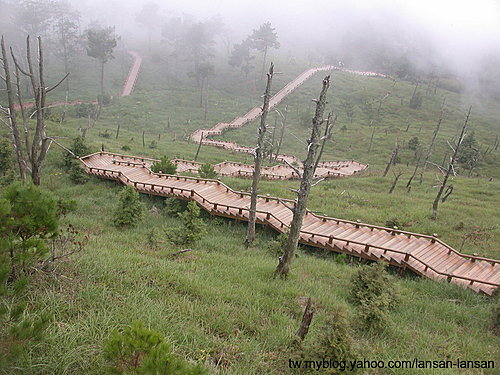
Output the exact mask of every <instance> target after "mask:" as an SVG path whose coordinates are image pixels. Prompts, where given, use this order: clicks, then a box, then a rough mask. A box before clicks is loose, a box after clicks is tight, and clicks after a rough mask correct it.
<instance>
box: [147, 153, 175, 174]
mask: <svg viewBox="0 0 500 375" xmlns="http://www.w3.org/2000/svg"><path fill="white" fill-rule="evenodd" d="M151 170H152V171H153V172H154V173H164V174H175V172H176V171H177V166H176V165H175V164H174V163H172V162H171V161H170V160H169V159H167V157H166V156H163V157H162V158H161V159H160V160H158V161H155V162H154V163H153V164H152V165H151Z"/></svg>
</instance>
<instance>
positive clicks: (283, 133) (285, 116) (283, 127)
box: [274, 105, 288, 160]
mask: <svg viewBox="0 0 500 375" xmlns="http://www.w3.org/2000/svg"><path fill="white" fill-rule="evenodd" d="M276 111H278V110H276ZM278 114H279V115H280V116H281V118H282V119H283V120H282V121H281V131H280V140H279V142H278V147H277V148H276V153H275V154H274V160H276V159H277V158H278V155H279V154H280V149H281V145H282V144H283V136H284V135H285V127H286V119H287V117H288V106H287V105H286V106H285V110H284V113H282V112H281V111H278Z"/></svg>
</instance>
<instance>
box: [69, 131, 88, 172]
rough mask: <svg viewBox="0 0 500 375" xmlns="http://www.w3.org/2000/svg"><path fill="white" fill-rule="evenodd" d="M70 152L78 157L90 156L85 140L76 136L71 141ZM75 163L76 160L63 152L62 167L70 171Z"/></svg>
mask: <svg viewBox="0 0 500 375" xmlns="http://www.w3.org/2000/svg"><path fill="white" fill-rule="evenodd" d="M70 150H71V151H73V153H74V154H75V155H76V156H78V157H82V156H86V155H88V154H90V148H89V147H88V146H87V143H86V142H85V138H83V137H82V136H78V137H76V138H74V139H73V143H72V144H71V146H70ZM75 161H76V160H75V157H74V156H73V155H71V154H70V153H69V152H66V151H65V152H64V166H65V167H66V168H67V169H68V170H71V169H72V168H73V166H74V165H75Z"/></svg>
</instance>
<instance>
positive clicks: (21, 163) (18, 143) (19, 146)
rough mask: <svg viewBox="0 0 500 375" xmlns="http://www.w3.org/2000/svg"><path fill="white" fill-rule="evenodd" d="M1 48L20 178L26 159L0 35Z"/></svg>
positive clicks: (13, 141) (24, 171) (9, 124)
mask: <svg viewBox="0 0 500 375" xmlns="http://www.w3.org/2000/svg"><path fill="white" fill-rule="evenodd" d="M1 49H2V65H3V70H4V74H5V77H3V79H4V81H5V86H6V89H7V100H8V103H9V107H8V119H9V123H8V126H9V128H10V129H9V130H10V133H11V138H12V144H13V146H14V149H15V152H16V159H17V165H18V168H19V176H20V177H21V179H22V180H25V179H26V159H25V158H24V153H23V146H22V141H21V136H20V134H19V128H18V124H17V117H16V110H15V100H14V89H13V86H12V78H11V75H10V68H9V60H8V56H7V51H6V49H5V42H4V39H3V36H2V39H1Z"/></svg>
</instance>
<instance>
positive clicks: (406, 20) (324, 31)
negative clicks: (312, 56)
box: [74, 0, 500, 70]
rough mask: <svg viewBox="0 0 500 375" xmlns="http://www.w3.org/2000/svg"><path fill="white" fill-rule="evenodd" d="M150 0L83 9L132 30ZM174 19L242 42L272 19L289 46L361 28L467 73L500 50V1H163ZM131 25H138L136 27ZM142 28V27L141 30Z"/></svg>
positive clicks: (91, 0)
mask: <svg viewBox="0 0 500 375" xmlns="http://www.w3.org/2000/svg"><path fill="white" fill-rule="evenodd" d="M146 2H148V0H106V1H102V0H79V1H74V4H75V6H76V7H78V8H80V9H81V10H82V11H83V13H86V14H90V17H91V18H94V19H99V21H101V22H102V23H108V24H115V25H116V26H117V29H118V31H120V29H121V30H122V31H124V29H126V28H127V25H128V24H133V23H134V22H133V18H134V15H135V13H136V12H137V11H138V10H139V9H140V8H141V6H142V5H143V4H144V3H146ZM155 2H156V3H158V4H159V5H160V6H161V7H162V9H163V12H164V14H165V16H166V17H168V16H170V15H179V14H181V13H182V12H184V13H189V14H193V15H195V16H197V17H198V18H199V19H201V20H203V19H207V18H209V17H211V16H213V15H216V14H220V15H222V16H223V17H224V21H225V22H226V24H227V25H228V26H229V27H230V28H231V29H232V36H233V38H234V42H239V39H242V38H244V37H245V36H246V35H248V34H249V33H250V32H251V30H252V29H254V28H257V27H258V26H259V25H260V24H262V23H263V22H265V21H271V23H272V24H273V26H274V27H275V28H276V30H277V31H278V35H279V37H280V40H281V41H282V44H283V46H284V47H286V48H293V45H294V44H297V45H300V46H303V45H305V44H307V42H308V41H314V42H316V44H317V45H318V44H319V45H321V43H326V44H328V43H334V41H336V40H339V39H340V38H341V37H342V35H344V34H345V33H347V32H349V31H350V30H351V29H353V28H356V27H358V26H359V25H360V24H367V25H370V27H373V28H376V29H377V30H380V31H381V32H382V33H384V35H386V36H387V37H388V38H390V37H391V35H396V34H397V35H401V34H404V35H405V36H407V39H408V40H410V41H411V40H422V39H425V40H429V41H430V44H431V45H432V47H433V49H434V51H435V52H436V53H437V54H439V55H440V57H442V58H444V59H445V60H446V61H447V63H449V64H450V66H452V67H455V68H456V69H459V70H464V69H465V70H466V69H467V67H468V66H471V65H473V64H474V63H476V62H477V61H479V59H480V58H481V57H484V56H487V55H488V54H490V53H491V51H494V53H496V54H498V51H500V0H251V1H250V0H209V1H206V0H205V1H204V0H169V1H165V0H156V1H155ZM128 20H130V21H128ZM136 26H137V25H134V27H136Z"/></svg>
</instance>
